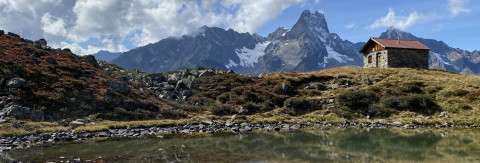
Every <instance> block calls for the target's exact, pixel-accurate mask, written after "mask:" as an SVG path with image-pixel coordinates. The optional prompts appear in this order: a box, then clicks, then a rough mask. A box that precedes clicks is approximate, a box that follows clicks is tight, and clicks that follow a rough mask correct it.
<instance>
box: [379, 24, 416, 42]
mask: <svg viewBox="0 0 480 163" xmlns="http://www.w3.org/2000/svg"><path fill="white" fill-rule="evenodd" d="M380 37H381V38H400V39H410V40H416V39H417V37H415V36H414V35H412V34H411V33H408V32H405V31H402V30H400V29H398V28H395V27H393V26H391V27H389V28H388V29H387V31H385V32H382V34H381V35H380Z"/></svg>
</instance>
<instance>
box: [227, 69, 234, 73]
mask: <svg viewBox="0 0 480 163" xmlns="http://www.w3.org/2000/svg"><path fill="white" fill-rule="evenodd" d="M227 74H235V72H234V71H233V70H228V71H227Z"/></svg>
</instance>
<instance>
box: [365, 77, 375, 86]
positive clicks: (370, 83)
mask: <svg viewBox="0 0 480 163" xmlns="http://www.w3.org/2000/svg"><path fill="white" fill-rule="evenodd" d="M363 83H365V84H368V85H372V84H373V81H372V80H370V79H369V78H365V79H363Z"/></svg>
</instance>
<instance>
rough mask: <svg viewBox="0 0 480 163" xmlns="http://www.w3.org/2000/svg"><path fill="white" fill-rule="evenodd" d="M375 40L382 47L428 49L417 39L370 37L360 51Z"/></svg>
mask: <svg viewBox="0 0 480 163" xmlns="http://www.w3.org/2000/svg"><path fill="white" fill-rule="evenodd" d="M372 42H375V43H377V44H379V45H380V46H382V47H383V48H400V49H421V50H430V48H428V47H427V46H425V45H423V44H422V43H420V42H418V41H417V40H403V39H390V38H375V37H372V38H370V40H368V42H367V43H366V44H365V45H364V46H363V48H362V49H361V50H360V52H363V51H364V50H366V48H367V45H369V44H371V43H372Z"/></svg>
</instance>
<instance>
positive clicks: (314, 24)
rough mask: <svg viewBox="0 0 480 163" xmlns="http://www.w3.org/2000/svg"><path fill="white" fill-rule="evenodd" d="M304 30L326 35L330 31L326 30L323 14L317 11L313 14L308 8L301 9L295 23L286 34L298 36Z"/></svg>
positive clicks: (304, 31)
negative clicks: (300, 13)
mask: <svg viewBox="0 0 480 163" xmlns="http://www.w3.org/2000/svg"><path fill="white" fill-rule="evenodd" d="M306 32H309V33H312V34H314V35H318V34H319V35H321V36H324V37H326V36H327V35H328V34H329V33H330V31H329V30H328V25H327V21H326V20H325V15H323V14H322V13H320V12H319V11H315V12H314V13H313V14H312V13H311V12H310V11H309V10H305V11H303V12H302V15H300V18H299V19H298V21H297V23H295V25H294V26H293V28H292V30H291V31H290V32H289V33H288V34H287V35H288V36H290V37H298V36H300V35H302V34H304V33H306Z"/></svg>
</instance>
